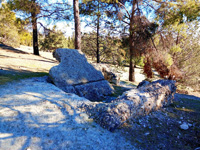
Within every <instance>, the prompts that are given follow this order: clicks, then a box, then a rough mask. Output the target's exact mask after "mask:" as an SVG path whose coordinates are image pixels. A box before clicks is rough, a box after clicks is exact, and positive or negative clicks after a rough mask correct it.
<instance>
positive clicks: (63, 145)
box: [0, 77, 135, 150]
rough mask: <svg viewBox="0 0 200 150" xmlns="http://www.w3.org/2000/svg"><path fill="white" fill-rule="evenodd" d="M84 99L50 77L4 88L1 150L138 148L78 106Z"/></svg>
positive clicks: (0, 114) (0, 96)
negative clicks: (48, 81) (58, 85)
mask: <svg viewBox="0 0 200 150" xmlns="http://www.w3.org/2000/svg"><path fill="white" fill-rule="evenodd" d="M81 101H85V102H89V101H88V100H86V99H84V98H80V97H78V96H76V95H74V94H66V93H64V92H63V91H61V90H60V89H58V88H57V87H55V86H54V85H52V84H50V83H47V82H46V77H41V78H31V79H26V80H21V81H19V82H12V83H8V84H6V85H3V86H1V87H0V149H1V150H67V149H70V150H71V149H76V150H77V149H78V150H80V149H87V150H92V149H95V150H104V149H105V150H115V149H116V150H117V149H119V150H121V149H123V150H126V149H127V150H128V149H131V150H133V149H135V147H133V146H132V145H131V144H130V143H129V142H128V141H126V139H124V138H123V137H122V136H121V135H120V133H119V132H117V131H116V132H115V133H111V132H109V131H107V130H105V129H103V128H101V127H100V126H99V125H98V124H96V123H95V122H93V120H91V119H89V118H88V116H87V115H86V114H84V113H82V112H80V111H78V109H76V106H77V105H78V104H80V103H81Z"/></svg>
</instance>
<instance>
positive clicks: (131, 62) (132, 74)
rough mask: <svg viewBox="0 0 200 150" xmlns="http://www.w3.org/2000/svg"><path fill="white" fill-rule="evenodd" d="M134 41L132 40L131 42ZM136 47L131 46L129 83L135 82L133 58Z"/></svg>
mask: <svg viewBox="0 0 200 150" xmlns="http://www.w3.org/2000/svg"><path fill="white" fill-rule="evenodd" d="M131 40H132V39H131V38H130V41H131ZM133 52H134V47H133V46H130V64H129V65H130V66H129V81H132V82H134V81H135V70H134V66H135V65H134V61H133V58H134V53H133Z"/></svg>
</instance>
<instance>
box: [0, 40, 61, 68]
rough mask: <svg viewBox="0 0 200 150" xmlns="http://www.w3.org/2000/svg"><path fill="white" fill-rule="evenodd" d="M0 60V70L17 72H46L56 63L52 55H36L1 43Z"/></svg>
mask: <svg viewBox="0 0 200 150" xmlns="http://www.w3.org/2000/svg"><path fill="white" fill-rule="evenodd" d="M0 60H1V62H0V69H1V70H8V71H18V72H48V71H49V69H50V68H51V67H53V66H55V65H57V64H58V62H57V61H56V60H55V59H53V57H52V58H49V56H48V57H43V56H36V55H33V54H31V53H29V51H25V50H23V51H22V50H18V49H15V48H12V47H9V46H6V45H3V44H0Z"/></svg>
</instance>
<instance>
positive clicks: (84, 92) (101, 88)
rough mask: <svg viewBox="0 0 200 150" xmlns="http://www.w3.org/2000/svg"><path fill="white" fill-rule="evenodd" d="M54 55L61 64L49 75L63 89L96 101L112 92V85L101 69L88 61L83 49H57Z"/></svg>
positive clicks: (53, 68) (52, 69)
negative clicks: (97, 68)
mask: <svg viewBox="0 0 200 150" xmlns="http://www.w3.org/2000/svg"><path fill="white" fill-rule="evenodd" d="M53 55H54V56H55V57H56V59H57V60H58V61H60V64H59V65H57V66H54V67H52V68H51V70H50V71H49V75H50V78H51V80H52V81H53V83H54V84H55V85H56V86H57V87H59V88H61V89H62V90H63V91H65V92H67V93H75V94H78V95H80V96H83V97H85V98H87V99H89V100H94V101H95V100H101V99H103V98H104V96H106V95H109V94H112V92H113V88H112V86H111V85H110V84H109V83H108V81H106V80H105V79H104V76H103V75H102V73H101V71H97V70H96V69H95V68H94V67H93V66H92V65H91V64H89V63H88V62H87V59H86V57H85V55H84V54H83V53H82V52H81V51H79V50H75V49H57V50H56V51H55V52H54V54H53ZM91 95H92V96H91Z"/></svg>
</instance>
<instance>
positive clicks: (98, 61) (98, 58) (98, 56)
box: [97, 2, 100, 63]
mask: <svg viewBox="0 0 200 150" xmlns="http://www.w3.org/2000/svg"><path fill="white" fill-rule="evenodd" d="M99 19H100V14H99V2H98V15H97V63H100V55H99Z"/></svg>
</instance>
